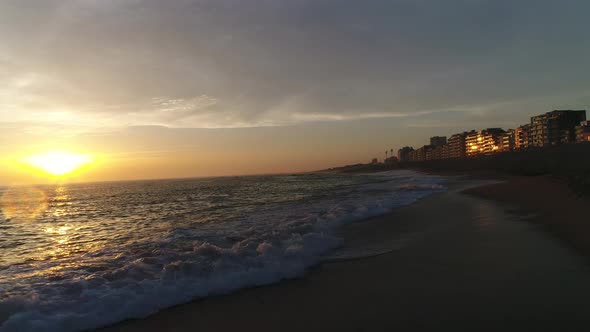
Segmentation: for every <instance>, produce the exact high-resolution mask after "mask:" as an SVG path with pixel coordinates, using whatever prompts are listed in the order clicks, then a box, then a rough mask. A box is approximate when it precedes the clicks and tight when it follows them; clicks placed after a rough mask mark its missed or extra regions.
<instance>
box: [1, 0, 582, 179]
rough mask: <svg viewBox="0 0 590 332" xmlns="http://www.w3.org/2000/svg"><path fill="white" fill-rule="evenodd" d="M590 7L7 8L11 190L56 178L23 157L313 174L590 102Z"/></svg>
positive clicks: (137, 168) (87, 175) (284, 2)
mask: <svg viewBox="0 0 590 332" xmlns="http://www.w3.org/2000/svg"><path fill="white" fill-rule="evenodd" d="M589 11H590V3H588V2H586V1H581V0H565V1H559V2H558V1H550V0H540V1H533V0H525V1H518V2H514V1H508V0H488V1H463V0H455V1H444V2H442V1H438V0H424V1H415V0H395V1H383V0H368V1H362V2H359V1H348V0H344V1H335V0H328V1H311V0H273V1H267V0H257V1H253V2H245V1H239V0H199V1H197V0H193V1H191V0H181V1H156V0H121V1H113V0H105V1H82V0H80V1H75V0H44V1H41V0H37V1H35V0H31V1H26V2H25V1H17V0H8V1H3V2H2V3H1V4H0V22H2V25H0V38H1V39H2V43H1V44H0V54H1V55H0V73H1V74H2V77H3V80H2V81H1V82H0V164H1V165H2V167H1V168H0V184H3V185H10V184H19V183H37V182H40V181H41V182H43V181H47V179H46V178H44V177H43V176H38V175H36V174H33V175H32V174H30V173H28V172H25V171H23V168H22V167H21V165H20V164H19V163H18V161H19V160H22V159H26V158H28V157H30V156H31V155H38V154H43V153H46V152H47V151H54V150H58V151H62V150H65V151H71V152H73V153H78V154H83V155H86V154H88V155H92V157H93V160H94V162H93V164H92V165H91V166H89V167H88V169H86V170H85V171H84V172H83V173H80V174H77V175H76V177H71V178H70V179H69V180H70V181H103V180H128V179H144V178H173V177H198V176H220V175H239V174H260V173H279V172H297V171H308V170H317V169H323V168H328V167H333V166H337V165H345V164H352V163H357V162H366V161H369V160H371V158H373V157H375V156H379V158H383V156H384V153H383V151H385V150H386V149H391V148H395V149H397V148H399V147H401V146H403V145H414V146H418V145H420V144H422V143H421V142H423V140H425V139H427V138H428V137H430V136H433V135H447V136H448V135H451V134H453V133H457V132H460V131H462V130H464V129H466V128H485V127H502V128H508V127H513V126H515V124H518V123H521V122H526V121H523V120H524V119H526V118H527V116H529V115H530V114H539V113H542V112H545V111H547V110H551V109H573V108H581V109H589V108H590V81H588V79H587V73H588V72H590V62H588V61H587V59H588V56H589V55H590V39H589V38H587V31H590V21H588V19H587V17H586V16H587V13H588V12H589ZM386 142H390V143H391V144H389V145H385V144H388V143H386ZM397 142H399V146H396V144H398V143H397ZM402 142H403V143H402Z"/></svg>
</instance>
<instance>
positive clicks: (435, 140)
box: [430, 136, 447, 146]
mask: <svg viewBox="0 0 590 332" xmlns="http://www.w3.org/2000/svg"><path fill="white" fill-rule="evenodd" d="M445 144H447V137H446V136H434V137H431V138H430V145H432V146H443V145H445Z"/></svg>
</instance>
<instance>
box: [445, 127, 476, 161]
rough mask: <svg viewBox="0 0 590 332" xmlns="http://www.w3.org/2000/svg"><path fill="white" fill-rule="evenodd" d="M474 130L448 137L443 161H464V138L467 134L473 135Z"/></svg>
mask: <svg viewBox="0 0 590 332" xmlns="http://www.w3.org/2000/svg"><path fill="white" fill-rule="evenodd" d="M475 132H476V131H475V130H472V131H470V132H463V133H460V134H455V135H453V136H451V137H449V140H448V143H447V149H446V154H445V159H464V158H465V156H466V154H465V151H466V149H465V138H466V137H467V135H468V134H471V133H475Z"/></svg>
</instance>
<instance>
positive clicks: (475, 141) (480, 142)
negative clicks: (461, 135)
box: [465, 128, 505, 157]
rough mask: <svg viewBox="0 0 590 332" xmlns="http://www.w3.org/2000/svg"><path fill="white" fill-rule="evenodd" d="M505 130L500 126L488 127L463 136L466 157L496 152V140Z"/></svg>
mask: <svg viewBox="0 0 590 332" xmlns="http://www.w3.org/2000/svg"><path fill="white" fill-rule="evenodd" d="M504 133H505V131H504V130H503V129H501V128H488V129H484V130H482V131H479V132H470V133H468V134H467V136H466V137H465V154H466V155H467V157H474V156H478V155H485V154H490V153H494V152H498V150H499V146H498V140H499V138H500V137H501V135H503V134H504Z"/></svg>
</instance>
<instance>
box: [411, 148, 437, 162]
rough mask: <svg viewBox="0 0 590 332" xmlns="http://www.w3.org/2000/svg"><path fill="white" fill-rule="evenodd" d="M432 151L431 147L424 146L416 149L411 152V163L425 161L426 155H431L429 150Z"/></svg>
mask: <svg viewBox="0 0 590 332" xmlns="http://www.w3.org/2000/svg"><path fill="white" fill-rule="evenodd" d="M432 149H434V147H433V146H432V145H424V146H423V147H421V148H418V149H416V150H415V151H413V154H414V160H413V161H425V160H426V155H427V154H428V153H431V150H432Z"/></svg>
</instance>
